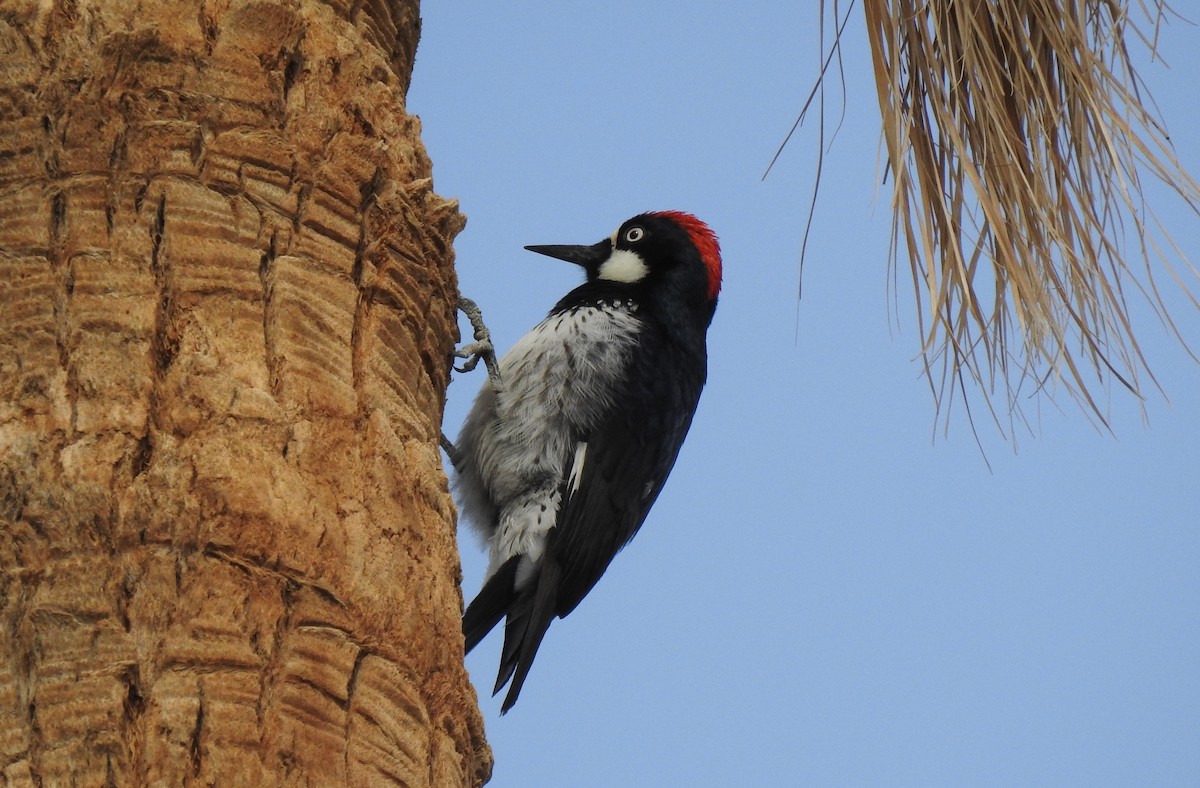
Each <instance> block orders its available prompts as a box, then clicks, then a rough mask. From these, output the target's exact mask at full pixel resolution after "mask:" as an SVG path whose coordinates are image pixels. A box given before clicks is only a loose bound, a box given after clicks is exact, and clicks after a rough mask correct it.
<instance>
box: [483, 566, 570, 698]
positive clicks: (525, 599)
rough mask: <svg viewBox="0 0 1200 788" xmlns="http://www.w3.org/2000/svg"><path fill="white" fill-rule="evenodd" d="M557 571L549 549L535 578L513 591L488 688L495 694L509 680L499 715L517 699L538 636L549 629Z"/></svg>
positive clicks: (554, 604)
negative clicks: (491, 685) (496, 668)
mask: <svg viewBox="0 0 1200 788" xmlns="http://www.w3.org/2000/svg"><path fill="white" fill-rule="evenodd" d="M560 574H561V573H560V570H559V567H558V563H557V562H556V561H554V559H553V558H552V557H551V556H550V554H549V551H546V553H544V554H543V555H542V560H541V562H540V564H539V566H538V572H537V575H536V577H534V578H533V579H532V580H531V581H530V583H529V584H528V585H527V586H526V587H525V588H523V589H522V590H521V591H519V592H518V593H517V594H516V601H515V602H514V603H513V605H512V607H511V608H510V609H509V611H508V621H507V622H506V623H505V625H504V649H503V651H502V652H501V654H500V672H499V674H498V675H497V676H496V687H495V689H494V690H493V691H492V694H493V695H495V694H496V693H497V692H499V691H500V690H501V688H503V687H504V685H505V684H506V683H507V682H508V680H509V679H512V685H511V686H509V688H508V694H507V695H505V696H504V703H503V704H502V705H501V706H500V713H501V714H504V713H505V712H507V711H508V710H509V709H511V708H512V707H513V704H515V703H516V702H517V696H518V695H520V694H521V686H522V685H523V684H524V683H525V677H526V676H528V675H529V669H530V668H531V667H533V658H534V656H536V655H537V650H538V646H540V645H541V644H542V637H543V636H545V634H546V630H547V629H549V628H550V622H551V621H553V620H554V615H555V607H556V606H557V605H556V601H557V599H558V584H559V577H560Z"/></svg>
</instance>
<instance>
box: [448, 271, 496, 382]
mask: <svg viewBox="0 0 1200 788" xmlns="http://www.w3.org/2000/svg"><path fill="white" fill-rule="evenodd" d="M458 310H459V311H460V312H462V313H463V314H464V315H466V316H467V320H469V321H470V322H471V328H472V330H473V331H474V332H475V341H474V342H472V343H471V344H469V345H463V346H462V347H461V348H458V349H457V350H455V351H454V356H455V358H461V359H465V362H464V363H463V365H462V366H461V367H457V366H456V367H455V369H456V370H458V371H459V372H470V371H471V370H473V369H475V367H477V366H479V361H480V360H481V359H482V360H483V364H484V366H485V367H487V371H488V377H489V378H491V381H492V383H499V382H500V366H499V365H498V364H497V363H496V347H495V345H493V344H492V333H491V332H490V331H488V327H487V326H486V325H484V322H483V312H482V311H481V310H480V309H479V305H478V304H476V303H475V302H474V301H472V300H471V299H469V298H467V297H466V296H464V295H463V294H461V293H459V295H458Z"/></svg>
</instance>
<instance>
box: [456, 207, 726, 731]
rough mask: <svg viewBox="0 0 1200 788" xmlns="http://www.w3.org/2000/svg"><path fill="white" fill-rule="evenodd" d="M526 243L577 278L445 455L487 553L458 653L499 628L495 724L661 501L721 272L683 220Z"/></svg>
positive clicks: (703, 369) (701, 363)
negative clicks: (590, 239)
mask: <svg viewBox="0 0 1200 788" xmlns="http://www.w3.org/2000/svg"><path fill="white" fill-rule="evenodd" d="M525 248H526V249H528V250H530V251H533V252H537V253H539V254H543V255H547V256H549V257H552V258H557V259H559V260H564V261H567V262H571V263H574V264H576V265H578V266H580V267H582V268H583V271H584V274H585V281H584V282H583V283H582V284H580V285H579V286H578V287H576V288H575V289H573V290H571V291H570V292H569V293H567V294H566V296H564V297H563V298H562V299H561V300H559V302H558V303H557V304H555V306H554V308H553V309H551V310H550V312H549V314H548V316H547V317H546V318H545V319H544V320H542V321H541V322H540V323H538V324H537V325H536V326H535V327H534V328H533V329H531V330H530V331H529V333H527V334H525V335H524V336H523V337H522V338H521V339H520V340H518V341H517V343H516V344H515V345H513V347H512V348H511V349H510V350H509V351H508V352H507V353H505V354H504V356H503V357H502V358H501V359H500V361H499V364H498V370H497V372H498V374H497V375H496V376H493V377H489V379H488V380H487V381H485V382H484V383H483V385H482V387H481V388H480V391H479V393H478V395H477V397H476V399H475V401H474V404H473V405H472V407H471V409H470V411H469V413H468V415H467V417H466V420H465V421H464V422H463V425H462V428H461V429H460V431H459V434H458V441H457V444H456V445H455V446H454V449H455V454H454V455H451V459H452V462H453V463H454V465H455V481H454V487H455V492H456V495H457V498H458V501H459V504H460V511H461V513H462V515H463V517H464V518H465V519H466V520H467V521H468V522H469V523H470V525H471V526H472V527H473V528H474V529H475V530H476V531H477V533H478V534H479V535H480V536H481V538H482V540H483V541H484V542H485V543H486V544H487V546H488V552H489V562H488V569H487V573H486V575H485V579H484V583H483V587H482V589H481V590H480V591H479V593H478V595H477V596H476V597H475V598H474V600H473V601H472V602H471V603H470V604H469V605H468V606H467V608H466V610H465V612H464V613H463V620H462V629H463V636H464V640H465V649H466V651H467V652H470V651H471V650H472V649H474V648H475V646H477V645H478V644H479V643H480V641H481V640H483V638H484V636H486V635H487V634H488V633H489V632H490V631H491V630H492V629H493V628H494V627H495V626H496V625H497V624H498V623H499V622H500V620H501V619H502V618H503V619H505V626H504V642H503V646H502V647H501V655H500V667H499V672H498V674H497V677H496V684H495V688H494V690H493V695H495V694H498V693H499V692H500V690H501V689H503V688H504V686H505V685H506V684H508V685H509V689H508V693H507V695H506V696H505V699H504V702H503V704H502V706H501V714H504V713H507V712H508V711H509V710H510V709H511V708H512V706H513V704H515V703H516V701H517V697H518V696H519V694H520V692H521V688H522V686H523V685H524V683H525V679H526V677H527V676H528V674H529V670H530V668H531V666H532V665H533V660H534V657H535V655H536V654H537V650H538V647H539V646H540V645H541V643H542V639H543V636H544V635H545V634H546V631H547V629H548V628H549V626H550V624H551V622H552V621H553V620H554V618H556V617H558V618H562V617H565V616H566V615H567V614H569V613H570V612H571V611H573V610H574V609H575V607H576V606H577V605H578V604H579V603H580V601H581V600H582V599H583V598H584V596H586V595H587V594H588V592H589V591H591V590H592V588H593V587H594V586H595V585H596V583H597V581H598V580H599V579H600V577H601V575H603V574H604V571H605V570H606V569H607V568H608V566H609V563H610V562H611V561H612V560H613V558H614V557H615V556H616V554H617V553H618V552H619V551H620V550H621V549H622V548H623V547H624V546H625V545H626V544H627V543H628V542H629V541H630V539H632V538H633V536H634V534H636V533H637V531H638V529H639V528H640V527H641V526H642V524H643V522H644V521H645V520H646V517H647V514H648V513H649V511H650V507H651V506H652V505H653V504H654V501H655V499H656V498H657V497H658V495H659V492H661V490H662V488H663V485H664V483H665V482H666V480H667V476H668V474H669V473H670V472H671V469H672V467H673V466H674V464H675V460H676V458H677V457H678V455H679V451H680V447H681V446H682V445H683V441H684V437H685V436H686V435H687V432H688V429H689V427H690V426H691V423H692V419H693V416H694V414H695V412H696V407H697V404H698V402H699V399H700V393H701V390H702V389H703V388H704V384H705V381H706V379H707V363H708V362H707V357H708V353H707V333H708V328H709V326H710V324H711V323H712V320H713V316H714V314H715V311H716V306H717V298H718V296H719V294H720V291H721V276H722V264H721V249H720V244H719V241H718V238H717V236H716V234H715V233H714V232H713V231H712V230H711V229H710V228H709V227H708V225H706V224H705V223H704V222H702V221H701V220H700V219H697V218H696V217H695V216H693V215H692V214H689V213H684V212H682V211H655V212H647V213H642V214H639V215H637V216H634V217H633V218H631V219H629V220H627V221H625V222H624V223H623V224H621V226H620V227H618V228H617V230H616V231H615V232H613V233H612V235H610V236H609V237H607V238H605V239H603V240H601V241H599V242H598V243H595V244H591V245H547V246H527V247H525ZM510 682H511V683H510Z"/></svg>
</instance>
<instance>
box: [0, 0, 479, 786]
mask: <svg viewBox="0 0 1200 788" xmlns="http://www.w3.org/2000/svg"><path fill="white" fill-rule="evenodd" d="M416 14H417V12H416V8H415V3H412V4H407V3H403V2H388V1H387V0H365V2H363V1H362V0H343V1H342V2H336V1H335V2H327V3H323V2H317V1H316V0H262V1H261V2H239V0H208V1H207V2H196V1H194V2H176V1H173V0H140V1H135V0H90V1H89V0H41V1H40V2H35V1H34V0H28V1H27V2H12V1H11V0H3V1H0V570H2V571H0V775H3V777H4V778H5V780H6V781H7V783H9V784H15V785H23V784H42V785H58V784H67V783H73V784H80V785H101V784H108V785H144V784H165V785H174V784H197V783H201V784H215V785H270V784H279V783H287V784H314V785H331V784H339V783H341V784H357V785H377V784H385V783H389V782H390V783H399V784H405V785H439V786H441V785H464V784H465V785H470V784H479V783H481V782H483V781H484V780H486V778H487V776H488V774H489V772H490V768H491V755H490V752H489V750H488V748H487V745H486V743H485V742H484V739H483V731H482V723H481V721H480V717H479V713H478V709H477V705H476V700H475V696H474V693H473V691H472V690H471V688H470V685H469V683H468V681H467V677H466V674H465V671H464V670H463V666H462V638H461V635H460V633H459V611H460V609H461V598H460V594H459V590H458V587H457V582H458V576H459V569H458V559H457V553H456V551H455V545H454V535H453V530H452V528H453V526H452V507H451V503H450V499H449V497H448V494H447V487H446V480H445V476H444V474H443V471H442V468H441V462H440V458H439V455H438V451H437V445H438V441H437V438H438V434H439V424H440V422H441V412H442V407H443V396H444V392H445V388H446V384H447V376H448V372H449V366H448V358H449V351H450V350H451V347H452V345H451V343H452V341H453V339H454V337H455V336H456V333H457V330H456V328H455V323H454V319H453V315H454V311H453V310H454V300H455V299H454V292H455V283H454V273H453V270H452V267H451V266H452V251H451V248H450V244H451V240H452V239H453V237H454V235H455V233H457V232H458V230H459V229H461V226H462V219H461V216H460V215H459V213H458V212H457V209H456V206H455V205H454V204H453V203H451V202H447V201H445V200H443V199H441V198H439V197H437V196H436V195H435V194H433V192H432V189H431V183H430V180H429V174H430V165H429V162H428V160H427V158H426V156H425V154H424V151H423V149H422V147H421V145H420V142H419V139H418V134H419V128H418V126H417V123H416V121H415V120H414V119H413V118H410V117H409V116H408V115H407V114H406V112H405V109H404V91H405V89H406V88H407V83H408V77H409V73H410V71H411V66H412V57H413V52H414V48H415V46H416V39H417V28H418V21H417V15H416Z"/></svg>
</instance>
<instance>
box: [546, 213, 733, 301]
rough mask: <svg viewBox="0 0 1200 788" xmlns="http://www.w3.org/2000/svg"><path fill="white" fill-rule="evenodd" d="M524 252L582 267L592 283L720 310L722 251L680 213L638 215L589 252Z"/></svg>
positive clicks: (561, 248)
mask: <svg viewBox="0 0 1200 788" xmlns="http://www.w3.org/2000/svg"><path fill="white" fill-rule="evenodd" d="M525 248H526V249H528V250H530V251H531V252H537V253H539V254H544V255H548V256H550V257H555V258H558V259H559V260H566V261H568V262H571V263H575V264H576V265H579V266H582V267H583V269H584V270H585V271H586V272H587V278H588V281H595V280H600V281H607V282H614V283H620V284H623V285H628V286H630V287H631V288H637V289H646V290H651V291H659V290H670V291H671V292H672V293H674V294H676V295H678V296H679V297H681V298H684V299H691V300H694V301H696V302H697V303H696V306H698V307H702V308H706V309H708V310H712V309H715V308H716V303H717V296H718V295H719V294H720V292H721V247H720V244H719V243H718V242H717V236H716V234H715V233H714V232H713V231H712V230H711V229H709V227H708V225H706V224H705V223H704V222H702V221H700V220H699V219H697V218H696V217H695V216H692V215H691V214H690V213H683V212H682V211H655V212H651V213H643V214H639V215H637V216H635V217H633V218H632V219H629V220H628V221H626V222H625V223H623V224H622V225H621V226H620V227H618V228H617V230H616V232H614V233H613V234H612V235H610V236H609V237H608V238H605V239H604V240H603V241H600V242H599V243H595V244H591V245H590V246H572V245H549V246H526V247H525ZM709 314H710V315H711V311H710V312H709Z"/></svg>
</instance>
